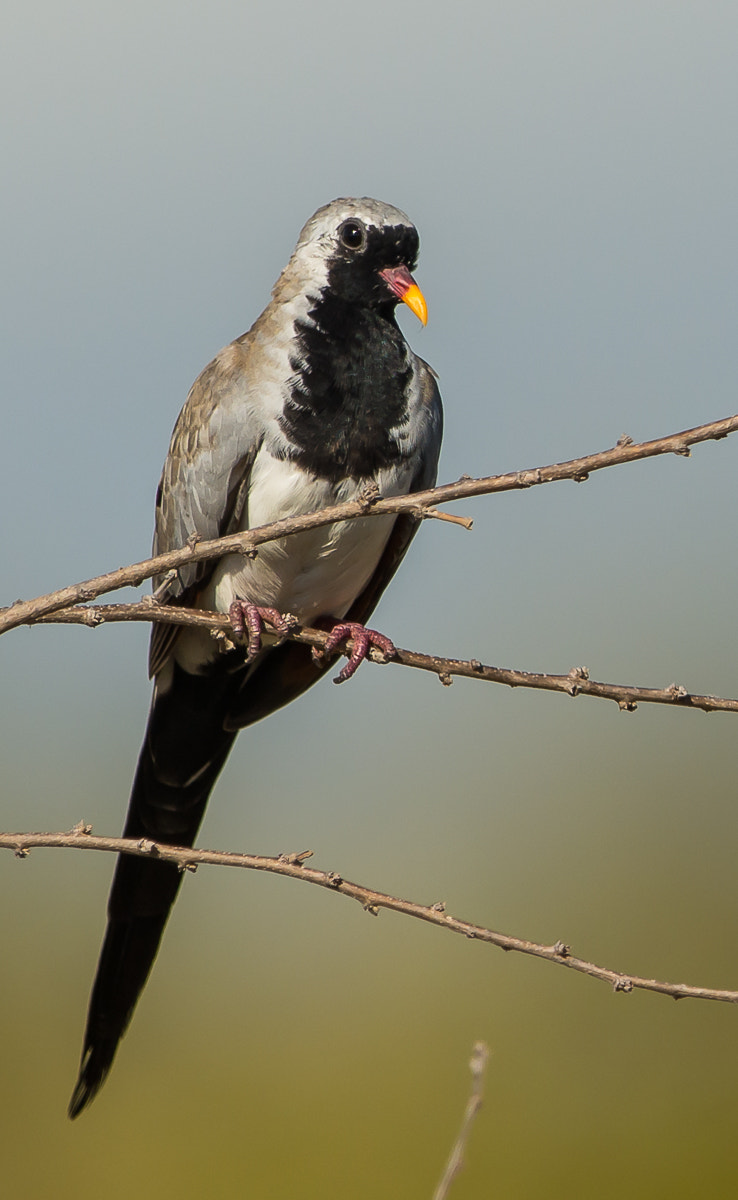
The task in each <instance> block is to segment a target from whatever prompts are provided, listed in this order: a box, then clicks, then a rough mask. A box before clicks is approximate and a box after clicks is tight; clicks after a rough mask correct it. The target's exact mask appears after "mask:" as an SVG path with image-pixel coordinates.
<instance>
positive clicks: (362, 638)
mask: <svg viewBox="0 0 738 1200" xmlns="http://www.w3.org/2000/svg"><path fill="white" fill-rule="evenodd" d="M347 638H351V640H352V642H353V646H352V649H351V655H350V657H349V660H348V662H347V663H346V664H345V666H344V667H343V668H342V670H341V671H339V673H338V675H337V676H336V678H335V679H334V680H333V682H334V683H345V682H346V680H347V679H350V678H351V676H352V675H353V674H354V673H355V672H356V669H357V667H358V666H359V664H360V663H362V662H363V661H364V659H365V658H366V656H367V654H368V653H369V650H370V647H372V646H376V648H377V649H378V650H381V651H382V653H383V654H384V655H385V657H386V658H394V657H395V655H396V654H397V651H396V650H395V647H394V646H393V644H392V642H391V641H390V640H389V638H388V637H385V636H384V634H383V633H377V631H376V629H367V628H366V626H365V625H360V624H359V623H358V621H339V623H338V624H337V625H334V626H333V628H332V629H331V631H330V633H329V635H328V640H327V641H326V643H325V646H324V647H323V649H322V650H318V649H316V648H314V649H313V658H314V659H315V661H316V662H320V660H321V659H322V658H324V657H325V656H326V655H328V654H332V653H333V651H334V650H335V649H336V647H337V646H339V645H340V643H341V642H343V641H345V640H346V639H347Z"/></svg>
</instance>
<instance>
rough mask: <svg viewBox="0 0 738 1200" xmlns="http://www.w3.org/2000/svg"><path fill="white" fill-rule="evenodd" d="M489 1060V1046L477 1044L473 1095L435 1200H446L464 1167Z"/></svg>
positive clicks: (471, 1064) (471, 1067)
mask: <svg viewBox="0 0 738 1200" xmlns="http://www.w3.org/2000/svg"><path fill="white" fill-rule="evenodd" d="M488 1059H489V1046H487V1044H486V1042H475V1043H474V1045H473V1047H472V1054H471V1058H470V1059H469V1070H470V1071H471V1076H472V1086H471V1094H470V1096H469V1099H468V1100H467V1102H466V1109H465V1110H464V1118H463V1120H462V1122H461V1129H460V1130H459V1136H458V1137H457V1139H456V1141H455V1142H454V1144H453V1147H452V1149H451V1154H450V1155H449V1159H448V1162H447V1163H446V1170H445V1171H444V1172H443V1176H442V1178H441V1182H440V1183H439V1185H438V1187H437V1188H436V1190H435V1192H434V1193H433V1200H446V1197H447V1196H448V1189H449V1188H450V1187H451V1184H452V1183H453V1181H454V1179H455V1178H456V1176H457V1175H458V1173H459V1171H460V1170H461V1168H462V1167H463V1165H464V1152H465V1150H466V1143H467V1142H468V1140H469V1134H470V1133H471V1127H472V1124H473V1121H474V1118H475V1117H476V1115H477V1113H478V1112H479V1110H480V1108H481V1107H482V1101H483V1099H484V1073H485V1071H486V1070H487V1061H488Z"/></svg>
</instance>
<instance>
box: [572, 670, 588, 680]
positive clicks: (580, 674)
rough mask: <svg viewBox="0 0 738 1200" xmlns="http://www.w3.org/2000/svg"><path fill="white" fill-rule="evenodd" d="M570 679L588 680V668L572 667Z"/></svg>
mask: <svg viewBox="0 0 738 1200" xmlns="http://www.w3.org/2000/svg"><path fill="white" fill-rule="evenodd" d="M569 678H570V679H585V680H586V679H589V667H572V669H571V671H570V672H569Z"/></svg>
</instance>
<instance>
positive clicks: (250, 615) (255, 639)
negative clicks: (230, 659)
mask: <svg viewBox="0 0 738 1200" xmlns="http://www.w3.org/2000/svg"><path fill="white" fill-rule="evenodd" d="M228 616H229V617H230V621H231V625H232V626H233V629H234V632H235V633H237V634H239V635H240V636H241V637H248V642H249V650H248V654H247V655H246V662H252V661H253V660H254V659H255V658H256V656H257V654H258V653H259V651H260V650H261V635H262V633H263V632H264V623H265V622H266V623H267V624H268V625H271V626H272V629H275V630H276V631H277V633H281V634H282V635H283V636H284V635H285V634H287V633H289V632H290V630H291V629H292V628H293V626H294V624H295V621H294V618H292V619H290V617H289V615H288V614H287V615H283V614H282V613H281V612H279V611H278V610H277V609H276V608H263V607H262V606H261V605H259V604H250V603H249V602H248V601H246V600H234V601H233V604H232V605H231V607H230V608H229V609H228Z"/></svg>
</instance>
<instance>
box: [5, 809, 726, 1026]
mask: <svg viewBox="0 0 738 1200" xmlns="http://www.w3.org/2000/svg"><path fill="white" fill-rule="evenodd" d="M91 829H92V826H91V825H85V824H84V823H83V822H80V823H79V824H78V825H76V826H75V828H74V829H72V830H70V832H69V833H0V848H4V849H8V850H13V851H14V853H15V855H16V857H17V858H26V857H27V856H28V853H29V851H30V850H31V849H34V848H36V847H62V848H65V849H76V850H103V851H108V852H109V853H113V854H119V853H122V854H134V855H138V856H139V857H143V858H158V859H161V860H162V861H163V862H174V863H178V864H179V866H180V868H181V870H183V871H194V870H196V869H197V867H198V866H199V865H200V864H208V865H211V866H222V867H244V868H246V869H247V870H250V871H267V872H269V873H270V874H273V875H288V876H289V877H290V878H291V879H301V880H303V881H304V882H305V883H312V884H315V885H316V886H317V887H321V888H325V889H326V890H327V891H329V892H339V893H340V894H341V895H342V896H348V897H349V898H350V899H352V900H357V901H358V902H359V904H360V905H361V906H362V908H363V909H364V910H365V911H366V912H369V913H371V914H372V915H373V916H376V915H377V914H378V912H379V910H380V908H387V909H390V910H391V911H392V912H398V913H404V915H405V916H408V917H416V918H417V919H418V920H420V921H427V922H428V924H430V925H437V926H439V927H440V928H441V929H447V930H448V931H449V932H450V933H460V934H461V935H462V936H463V937H466V938H469V939H470V940H472V941H478V942H486V943H488V944H490V945H492V946H499V948H500V949H501V950H517V951H518V952H519V953H520V954H530V955H532V956H533V957H534V958H542V959H545V960H546V961H547V962H553V963H558V964H559V966H562V967H569V968H570V969H571V970H573V971H580V972H582V974H584V975H591V976H592V978H594V979H601V980H603V981H604V982H605V983H609V984H610V986H611V987H612V988H613V990H614V991H616V992H626V993H627V992H633V991H636V990H643V991H648V992H660V993H662V994H663V995H666V996H672V997H673V999H675V1000H682V999H686V998H691V999H696V1000H720V1001H723V1002H724V1003H728V1004H736V1003H738V991H727V990H725V989H720V988H706V987H694V986H691V985H689V984H686V983H665V982H661V981H660V980H658V979H645V978H642V977H641V976H639V975H624V974H622V973H621V972H619V971H613V970H611V969H610V968H609V967H600V966H597V965H596V964H595V963H592V962H587V961H586V959H582V958H576V957H575V956H574V955H573V954H572V953H571V948H570V947H569V946H567V945H566V944H565V943H564V942H560V941H559V942H555V943H554V944H553V945H552V946H545V945H542V944H540V943H538V942H529V941H526V940H524V939H523V938H516V937H511V936H509V935H508V934H505V933H496V932H495V931H494V930H492V929H486V928H485V927H484V926H482V925H473V924H471V922H469V921H462V920H460V919H458V918H457V917H452V916H449V914H448V913H447V912H446V906H445V904H443V903H436V904H431V905H425V904H415V903H414V902H413V901H411V900H401V899H399V898H398V897H396V896H389V895H387V894H386V893H385V892H377V891H374V889H373V888H368V887H363V886H362V885H361V884H358V883H351V882H350V881H349V880H348V879H344V878H343V876H342V875H339V874H338V873H337V872H335V871H318V870H315V868H312V867H306V866H304V865H303V864H304V863H305V862H306V861H307V859H308V858H310V857H311V856H312V853H313V852H312V850H303V851H300V852H298V853H296V854H281V855H280V856H279V857H278V858H268V857H264V856H263V855H259V854H234V853H231V852H228V851H221V850H195V849H190V848H188V847H184V848H183V847H177V846H167V845H164V844H163V843H161V842H152V841H148V840H146V839H142V840H140V841H136V840H135V839H132V838H113V837H97V836H93V835H92V833H91V832H90V831H91Z"/></svg>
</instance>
